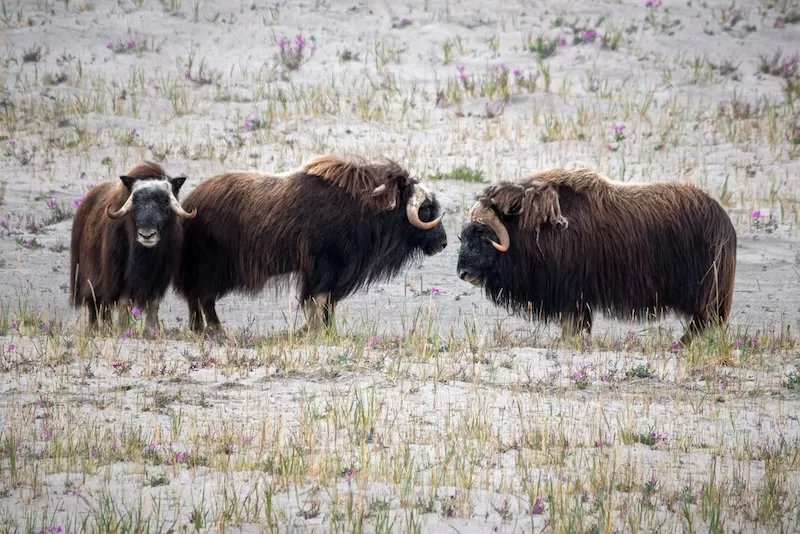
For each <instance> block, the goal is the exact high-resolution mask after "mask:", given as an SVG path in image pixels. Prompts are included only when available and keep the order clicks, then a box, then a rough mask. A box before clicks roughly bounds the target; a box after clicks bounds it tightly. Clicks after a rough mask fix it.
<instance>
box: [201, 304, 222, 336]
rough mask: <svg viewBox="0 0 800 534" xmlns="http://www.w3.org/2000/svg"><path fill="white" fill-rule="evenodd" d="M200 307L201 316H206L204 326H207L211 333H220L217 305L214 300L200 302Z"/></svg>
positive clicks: (220, 326)
mask: <svg viewBox="0 0 800 534" xmlns="http://www.w3.org/2000/svg"><path fill="white" fill-rule="evenodd" d="M201 306H202V307H203V314H204V315H205V316H206V325H208V328H209V330H211V331H213V332H219V331H221V330H222V324H221V323H220V322H219V317H218V316H217V303H216V302H215V301H214V299H207V300H204V301H202V302H201Z"/></svg>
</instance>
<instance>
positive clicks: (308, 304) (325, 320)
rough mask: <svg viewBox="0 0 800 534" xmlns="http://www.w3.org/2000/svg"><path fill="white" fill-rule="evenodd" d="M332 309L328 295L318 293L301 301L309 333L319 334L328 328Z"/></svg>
mask: <svg viewBox="0 0 800 534" xmlns="http://www.w3.org/2000/svg"><path fill="white" fill-rule="evenodd" d="M332 308H333V304H332V303H331V302H330V295H329V294H328V293H319V294H317V295H313V296H309V297H306V298H305V299H304V300H303V311H304V312H305V316H306V327H307V328H308V331H309V333H314V332H320V331H321V330H323V329H325V328H327V327H328V326H330V320H331V316H332Z"/></svg>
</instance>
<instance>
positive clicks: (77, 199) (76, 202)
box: [72, 197, 83, 209]
mask: <svg viewBox="0 0 800 534" xmlns="http://www.w3.org/2000/svg"><path fill="white" fill-rule="evenodd" d="M81 202H83V197H81V198H76V199H75V200H73V201H72V206H73V207H74V208H75V209H78V206H80V205H81Z"/></svg>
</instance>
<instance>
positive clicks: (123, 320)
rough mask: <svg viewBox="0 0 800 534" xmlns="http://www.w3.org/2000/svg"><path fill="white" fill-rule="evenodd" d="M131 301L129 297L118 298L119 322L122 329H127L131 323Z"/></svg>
mask: <svg viewBox="0 0 800 534" xmlns="http://www.w3.org/2000/svg"><path fill="white" fill-rule="evenodd" d="M130 305H131V301H130V299H129V298H128V297H120V299H119V300H117V324H118V325H119V327H120V329H121V330H127V329H128V328H129V327H130V324H131V311H130V309H129V308H130Z"/></svg>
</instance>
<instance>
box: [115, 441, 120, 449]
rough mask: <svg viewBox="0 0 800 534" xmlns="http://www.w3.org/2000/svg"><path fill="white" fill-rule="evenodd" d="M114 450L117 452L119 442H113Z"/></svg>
mask: <svg viewBox="0 0 800 534" xmlns="http://www.w3.org/2000/svg"><path fill="white" fill-rule="evenodd" d="M114 450H115V451H118V450H119V442H116V441H115V442H114Z"/></svg>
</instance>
